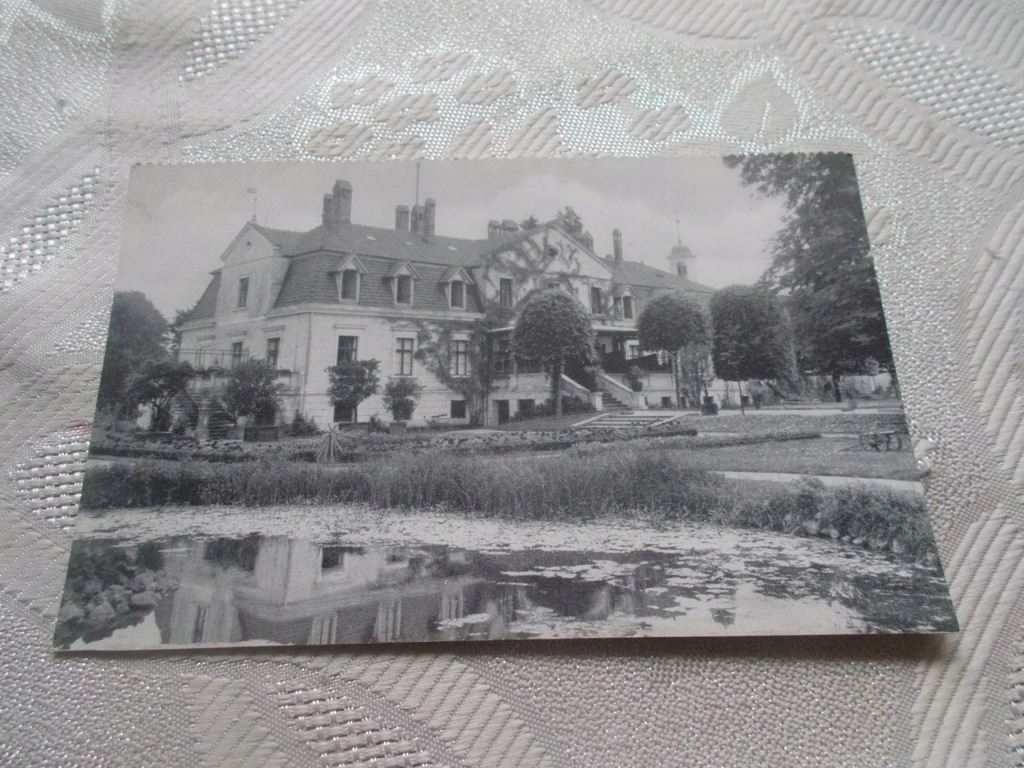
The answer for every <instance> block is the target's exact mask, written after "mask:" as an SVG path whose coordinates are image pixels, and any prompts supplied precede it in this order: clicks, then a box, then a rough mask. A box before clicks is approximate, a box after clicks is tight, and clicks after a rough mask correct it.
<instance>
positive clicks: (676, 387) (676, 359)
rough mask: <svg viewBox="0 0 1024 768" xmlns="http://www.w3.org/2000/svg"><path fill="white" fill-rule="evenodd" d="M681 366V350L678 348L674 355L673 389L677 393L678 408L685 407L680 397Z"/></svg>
mask: <svg viewBox="0 0 1024 768" xmlns="http://www.w3.org/2000/svg"><path fill="white" fill-rule="evenodd" d="M680 367H681V366H680V364H679V350H678V349H677V350H676V351H675V354H673V355H672V390H673V391H674V392H675V394H676V407H677V408H682V407H683V406H682V400H680V399H679V373H680V371H679V369H680Z"/></svg>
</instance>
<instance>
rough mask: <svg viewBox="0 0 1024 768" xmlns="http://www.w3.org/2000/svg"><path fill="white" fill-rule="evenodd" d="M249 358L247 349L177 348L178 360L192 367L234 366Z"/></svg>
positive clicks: (205, 368)
mask: <svg viewBox="0 0 1024 768" xmlns="http://www.w3.org/2000/svg"><path fill="white" fill-rule="evenodd" d="M248 359H249V350H247V349H242V350H232V349H179V350H178V361H179V362H182V363H188V364H190V365H191V366H192V367H193V368H199V369H201V370H207V369H210V368H234V367H235V366H236V365H240V364H241V363H244V362H245V361H246V360H248Z"/></svg>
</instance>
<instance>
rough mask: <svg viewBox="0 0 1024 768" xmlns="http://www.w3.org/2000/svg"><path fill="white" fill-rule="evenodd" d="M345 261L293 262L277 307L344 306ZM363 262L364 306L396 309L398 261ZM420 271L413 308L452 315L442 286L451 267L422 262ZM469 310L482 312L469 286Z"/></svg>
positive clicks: (324, 257) (323, 257) (316, 257)
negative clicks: (340, 278) (341, 279)
mask: <svg viewBox="0 0 1024 768" xmlns="http://www.w3.org/2000/svg"><path fill="white" fill-rule="evenodd" d="M343 261H344V257H342V256H340V255H338V254H334V253H311V254H307V255H303V256H296V257H294V258H292V259H291V262H290V263H289V265H288V272H287V273H286V274H285V278H284V284H283V285H282V286H281V291H280V293H279V294H278V296H277V301H276V302H275V304H274V306H275V307H287V306H294V305H296V304H306V303H314V304H338V303H341V302H340V300H339V298H338V283H337V272H336V270H337V269H338V267H339V266H341V264H342V262H343ZM359 261H360V262H361V263H362V264H363V266H364V267H366V271H367V274H365V275H362V277H361V278H360V284H359V304H360V306H364V307H394V306H395V299H394V294H393V293H392V289H391V278H390V277H389V275H390V274H391V273H392V272H393V271H394V267H395V262H394V260H392V259H388V258H383V257H380V256H369V255H366V254H360V255H359ZM416 271H417V272H418V273H419V275H420V279H418V280H416V281H415V283H414V287H413V303H412V308H413V309H419V310H428V311H437V312H446V311H448V312H450V311H452V310H451V308H450V307H449V305H448V296H447V294H446V293H445V289H444V283H443V282H442V279H443V278H444V277H445V274H446V273H447V272H448V271H449V267H447V266H445V265H444V264H425V263H422V262H419V263H417V264H416ZM466 308H467V309H468V310H469V311H471V312H473V311H475V312H480V311H482V308H481V306H480V301H479V298H478V295H477V292H476V290H475V287H474V286H473V285H467V286H466ZM455 311H458V310H455Z"/></svg>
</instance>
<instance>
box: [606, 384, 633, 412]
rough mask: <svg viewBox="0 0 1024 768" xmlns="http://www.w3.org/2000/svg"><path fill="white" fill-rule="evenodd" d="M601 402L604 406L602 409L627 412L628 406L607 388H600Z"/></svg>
mask: <svg viewBox="0 0 1024 768" xmlns="http://www.w3.org/2000/svg"><path fill="white" fill-rule="evenodd" d="M601 403H602V405H603V407H604V410H606V411H610V412H612V413H622V412H627V413H628V412H629V407H628V406H627V405H626V404H625V403H623V402H622V401H621V400H619V399H618V398H616V397H615V395H613V394H612V393H611V392H609V391H608V390H607V389H602V390H601Z"/></svg>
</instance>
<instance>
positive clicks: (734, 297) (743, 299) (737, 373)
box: [711, 285, 792, 409]
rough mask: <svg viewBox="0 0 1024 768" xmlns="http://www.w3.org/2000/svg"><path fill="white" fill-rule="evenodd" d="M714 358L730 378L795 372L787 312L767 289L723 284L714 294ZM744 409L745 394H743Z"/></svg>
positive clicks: (781, 376)
mask: <svg viewBox="0 0 1024 768" xmlns="http://www.w3.org/2000/svg"><path fill="white" fill-rule="evenodd" d="M711 327H712V342H711V359H712V361H713V363H714V366H715V373H716V374H717V375H718V377H719V378H722V379H725V380H726V381H735V382H737V386H738V385H739V382H741V381H746V380H748V379H785V378H788V377H789V376H790V375H791V373H792V351H791V350H792V346H791V336H790V331H789V325H788V322H787V320H786V314H785V312H784V311H783V310H782V307H781V306H780V304H779V301H778V300H777V299H776V298H775V297H774V296H773V295H772V294H771V293H769V292H768V291H767V290H766V289H764V288H759V287H751V286H745V285H733V286H730V287H728V288H723V289H722V290H720V291H718V293H716V294H715V295H714V296H712V297H711ZM740 408H741V409H743V397H742V393H741V396H740Z"/></svg>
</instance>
